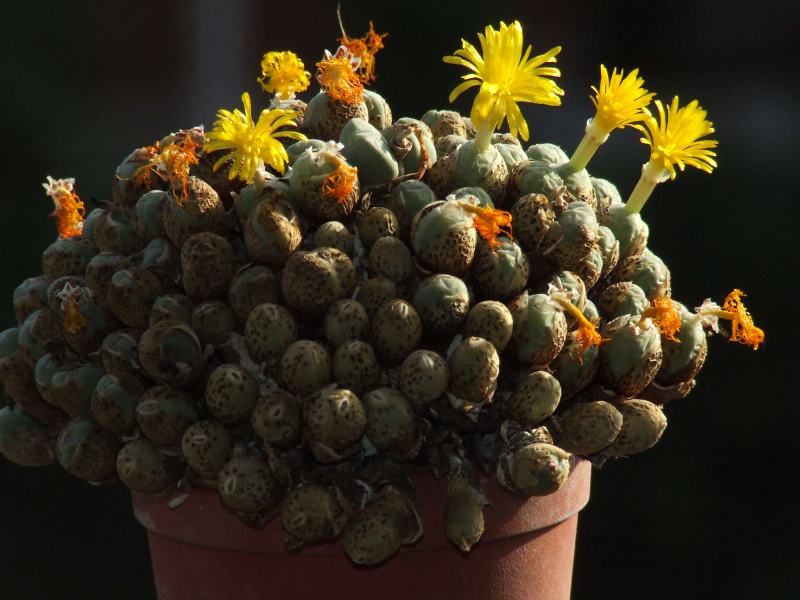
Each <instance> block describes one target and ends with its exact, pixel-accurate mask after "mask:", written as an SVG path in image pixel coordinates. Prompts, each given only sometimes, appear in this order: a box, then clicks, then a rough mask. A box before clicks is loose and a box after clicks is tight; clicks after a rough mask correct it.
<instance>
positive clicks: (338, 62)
mask: <svg viewBox="0 0 800 600" xmlns="http://www.w3.org/2000/svg"><path fill="white" fill-rule="evenodd" d="M317 81H318V82H319V84H320V86H322V89H323V90H325V92H326V93H327V94H328V95H329V96H330V97H331V98H333V99H334V100H336V101H338V102H342V103H344V104H353V103H354V102H358V101H359V100H361V98H362V97H363V94H364V85H363V84H362V83H361V79H360V77H359V76H358V74H357V73H356V72H355V71H353V66H352V64H351V63H350V59H349V58H348V57H346V56H332V57H331V58H328V59H325V60H321V61H320V62H318V63H317Z"/></svg>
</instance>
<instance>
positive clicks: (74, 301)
mask: <svg viewBox="0 0 800 600" xmlns="http://www.w3.org/2000/svg"><path fill="white" fill-rule="evenodd" d="M57 295H58V298H59V300H61V310H63V311H64V331H66V332H67V333H70V334H72V333H77V332H78V331H80V330H81V329H83V328H84V327H86V325H87V324H88V323H89V322H88V320H87V319H86V317H84V316H83V313H82V312H81V310H80V307H81V306H82V305H84V304H85V303H86V302H88V301H89V299H90V298H91V297H92V292H91V290H90V289H89V288H87V287H81V286H79V285H74V284H72V283H70V282H67V283H65V284H64V287H63V288H61V291H60V292H58V294H57Z"/></svg>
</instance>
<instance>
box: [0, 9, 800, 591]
mask: <svg viewBox="0 0 800 600" xmlns="http://www.w3.org/2000/svg"><path fill="white" fill-rule="evenodd" d="M790 6H791V5H789V4H785V5H784V4H782V3H777V2H760V3H758V4H757V5H756V4H755V3H748V4H747V5H746V6H745V5H739V4H737V5H735V6H734V5H732V4H730V3H728V2H723V1H721V0H714V1H711V2H682V1H681V2H671V3H669V4H665V3H659V4H652V5H650V4H648V3H643V2H593V3H586V4H583V3H579V2H570V1H562V2H558V3H555V2H538V1H533V2H491V3H489V2H474V1H472V0H461V1H459V2H449V1H448V2H444V1H438V2H430V1H428V2H417V1H413V2H412V1H407V2H402V3H401V2H390V3H389V2H387V3H378V2H365V1H361V0H345V1H344V2H343V16H344V20H345V24H346V27H347V30H348V33H349V34H350V35H356V36H357V35H361V34H363V32H364V31H365V30H366V28H367V26H368V21H369V20H370V19H373V20H374V21H375V23H376V29H378V30H379V31H380V32H383V31H389V33H390V35H389V37H388V38H387V39H386V49H385V50H384V51H382V52H381V53H380V54H379V55H378V58H377V73H378V80H377V81H376V82H375V83H374V85H373V89H375V90H376V91H378V92H379V93H381V94H383V95H384V96H385V97H386V98H387V100H388V101H389V103H390V104H391V106H392V109H393V111H394V114H395V116H396V117H399V116H416V117H419V116H420V115H422V113H424V112H425V111H426V110H427V109H429V108H443V107H445V106H446V104H447V95H448V93H449V91H450V89H451V88H452V87H453V86H455V84H456V83H457V82H458V78H459V76H460V75H461V74H462V70H461V69H457V68H455V67H452V66H448V65H445V64H444V63H442V61H441V56H442V55H444V54H449V53H451V52H452V51H453V50H455V49H456V48H457V47H458V45H459V39H460V38H461V37H464V38H466V39H467V40H469V41H473V42H475V40H476V35H475V34H476V32H477V31H479V30H481V29H482V28H483V26H484V25H486V24H495V25H496V24H497V23H498V22H499V21H500V20H501V19H503V20H506V21H507V22H508V21H511V20H514V19H519V20H520V21H521V22H522V24H523V27H524V31H525V34H526V41H529V42H531V43H533V44H534V51H537V50H538V51H540V52H541V51H544V50H546V49H548V48H550V47H551V46H554V45H559V44H560V45H562V46H563V51H562V53H561V55H560V56H559V60H558V64H559V66H560V68H561V69H562V78H561V80H560V82H559V83H560V85H561V86H562V87H563V88H564V89H565V91H566V96H565V97H564V106H563V107H561V108H558V109H555V108H548V107H542V106H531V105H525V106H524V107H523V111H524V114H525V115H526V117H527V118H528V122H529V124H530V125H531V128H532V136H533V140H532V141H552V142H555V143H558V144H560V145H563V146H564V147H565V149H566V150H567V151H571V150H572V149H573V148H574V146H575V145H576V144H577V142H578V141H579V139H580V137H581V135H582V132H583V127H584V124H585V121H586V119H587V118H588V117H590V116H592V113H593V110H592V106H591V104H590V102H589V99H588V94H589V92H590V90H589V86H590V85H592V84H595V85H596V81H597V79H598V68H599V64H600V63H601V62H603V63H605V64H606V65H607V66H613V65H617V66H621V67H625V68H627V69H630V68H633V67H637V66H638V67H640V68H641V70H642V74H643V75H644V77H645V79H646V81H647V83H648V87H649V88H650V89H651V90H654V91H657V92H659V93H660V95H661V97H662V99H665V100H669V99H670V98H671V96H672V95H673V94H679V95H680V97H681V98H682V99H683V100H684V101H688V100H691V99H693V98H698V99H699V100H700V102H701V104H702V105H703V106H704V107H705V108H706V109H707V110H708V112H709V118H710V119H711V120H713V121H714V123H715V126H716V128H717V138H718V139H719V142H720V147H719V153H718V154H719V165H720V166H719V168H718V169H717V171H716V172H715V173H714V174H713V175H710V176H709V175H706V174H703V173H700V172H699V171H696V170H691V172H687V173H684V174H682V175H680V176H679V177H678V180H677V181H675V182H670V183H666V184H664V185H661V186H659V187H658V189H657V190H656V192H655V194H654V196H653V198H652V199H651V201H650V202H649V203H648V205H647V206H646V208H645V210H644V217H645V219H646V220H647V221H648V223H649V225H650V232H651V238H650V239H651V242H650V246H651V248H652V249H653V250H654V251H655V252H656V253H657V254H659V255H660V256H661V257H662V258H663V259H664V260H665V261H666V262H667V264H668V265H669V266H670V268H671V270H672V275H673V293H674V295H675V297H676V298H677V299H679V300H681V301H684V302H685V303H686V304H687V305H689V306H695V305H698V304H699V303H700V302H701V301H702V300H703V299H704V298H706V297H709V296H710V297H713V298H715V299H718V300H721V299H722V298H724V296H725V294H726V293H727V292H728V291H730V290H731V289H732V288H734V287H739V288H741V289H743V290H745V291H746V292H747V293H748V294H749V298H748V302H747V304H748V306H749V308H750V310H751V313H752V314H753V315H754V317H755V319H756V323H757V324H758V325H760V326H761V327H762V328H763V329H765V331H766V343H765V344H764V346H763V347H762V348H760V349H759V350H758V351H757V352H755V353H754V352H752V351H751V350H748V349H747V348H744V347H742V346H735V345H733V344H728V343H727V342H725V341H724V340H723V339H714V340H712V341H711V344H710V346H711V348H710V357H709V360H708V363H707V365H706V367H705V369H704V371H703V372H702V373H701V375H700V378H699V381H698V385H697V388H696V389H695V391H694V392H693V393H692V394H691V395H690V396H689V397H688V398H686V399H685V400H683V401H678V402H675V403H673V404H671V405H669V406H668V409H667V416H668V418H669V427H668V428H667V431H666V434H665V436H664V438H663V440H662V441H661V442H660V443H659V445H657V446H656V447H655V448H654V449H652V450H650V451H648V452H647V453H646V454H644V455H641V456H638V457H634V458H630V459H626V460H620V461H614V462H611V463H609V464H608V465H606V466H605V467H604V468H603V469H602V470H600V471H595V473H594V480H593V485H592V499H591V501H590V503H589V506H588V507H587V508H586V509H585V510H584V511H583V512H582V513H581V517H580V525H579V533H578V546H577V554H576V563H575V574H574V585H573V590H574V593H573V597H574V598H575V599H577V600H581V599H592V600H598V599H605V598H614V599H623V598H625V599H627V598H650V599H661V598H664V599H666V598H669V599H674V598H692V599H694V598H728V599H739V598H741V599H745V598H770V599H774V598H781V599H782V598H797V597H798V596H800V592H799V591H798V589H797V588H798V575H799V574H800V570H799V569H800V543H798V542H799V540H798V537H799V536H800V519H799V518H798V516H797V507H798V504H799V503H800V495H799V494H798V492H797V484H798V469H797V456H798V450H800V435H798V432H799V430H800V426H799V424H800V410H799V409H798V402H797V392H796V389H795V388H794V385H793V384H794V380H793V377H794V376H795V374H796V373H795V372H794V369H795V368H797V360H798V351H797V339H798V334H800V328H799V327H798V324H797V321H798V309H797V297H796V292H795V289H796V285H795V279H796V271H797V266H796V264H795V263H794V259H795V258H797V256H798V250H800V247H798V236H797V233H796V230H797V227H798V223H800V220H798V217H800V210H798V187H797V184H796V181H797V174H798V172H797V168H796V162H797V161H796V154H795V153H794V149H795V147H796V143H797V140H798V139H800V120H798V112H799V110H798V100H797V98H798V95H797V92H798V89H797V83H796V73H797V65H790V64H789V60H790V57H792V56H793V55H795V54H797V50H798V49H800V48H798V42H797V34H798V31H797V23H798V20H797V19H796V18H793V17H794V15H793V14H792V11H791V9H790ZM0 28H1V29H2V36H0V44H2V52H0V61H1V63H2V68H0V73H2V76H3V81H4V86H3V87H4V90H3V92H2V94H0V115H2V117H0V131H1V132H2V156H3V158H2V161H0V198H1V200H0V206H2V213H1V214H2V216H0V222H1V223H2V225H3V227H2V235H0V290H1V291H2V293H3V294H5V298H6V301H4V302H3V303H2V304H1V305H0V327H2V328H6V327H10V326H12V324H13V312H12V308H11V292H12V290H13V289H14V287H15V286H16V284H17V283H18V282H20V281H21V280H22V279H24V278H25V277H28V276H31V275H35V274H38V273H39V272H40V266H39V261H40V256H41V252H42V250H44V248H45V247H46V246H47V245H48V244H49V243H50V242H51V241H53V239H54V236H55V226H54V223H53V222H52V220H50V219H48V216H47V215H48V213H49V212H50V210H51V207H50V204H49V200H48V199H47V198H46V197H45V196H44V194H43V191H42V188H41V186H40V183H41V182H42V181H43V180H44V179H45V176H46V175H52V176H54V177H76V178H77V191H78V193H79V194H80V195H81V197H82V198H83V199H84V200H89V199H90V198H99V199H103V198H107V197H108V195H109V193H110V185H111V180H112V175H113V173H114V168H115V166H116V164H117V163H118V162H119V161H120V160H121V159H122V158H123V157H124V156H125V155H126V154H127V153H128V152H129V151H130V150H131V149H133V148H134V147H139V146H143V145H146V144H150V143H152V142H153V141H154V140H156V139H158V138H160V137H161V136H162V135H164V134H165V133H167V132H170V131H174V130H176V129H178V128H187V127H191V126H193V125H195V124H198V123H205V124H206V125H207V126H210V124H211V122H212V121H213V118H214V113H215V111H216V109H217V108H219V107H227V108H233V107H235V106H238V105H239V96H240V94H241V92H242V91H244V90H249V91H250V92H251V94H252V95H253V98H254V104H256V106H259V105H262V106H265V105H266V103H267V101H268V99H267V98H266V96H265V95H263V94H262V93H261V92H259V90H258V85H257V83H256V81H255V78H256V76H257V75H258V68H259V61H260V57H261V54H262V53H263V52H264V51H266V50H269V49H293V50H294V51H296V52H297V53H298V54H299V55H300V56H301V57H302V58H303V59H304V61H305V62H306V65H307V66H309V67H311V66H312V65H313V63H314V62H315V61H316V60H318V57H319V56H320V55H321V52H322V50H323V48H330V49H331V50H333V49H334V48H335V46H336V38H337V37H338V28H337V24H336V19H335V2H333V1H331V2H312V1H306V2H302V3H290V2H285V3H277V2H275V3H273V2H258V1H256V0H250V1H244V0H243V1H227V2H221V1H220V2H212V1H206V0H201V1H196V2H188V1H183V2H178V1H176V2H155V1H151V0H139V1H137V2H135V3H118V2H106V3H95V2H69V3H66V2H50V3H47V4H46V5H45V4H44V3H36V4H33V3H28V4H23V3H16V4H14V5H13V6H11V5H9V6H4V15H3V19H2V20H1V22H0ZM310 70H313V67H312V68H311V69H310ZM306 96H308V97H310V93H308V92H307V93H306V94H304V97H306ZM467 97H469V98H467ZM471 97H472V96H471V95H470V94H465V95H464V97H463V98H462V99H459V103H458V105H457V108H458V109H460V110H462V111H467V110H468V106H469V100H470V99H471ZM637 138H638V135H636V134H634V133H633V132H631V131H625V132H618V133H615V134H614V135H613V137H612V139H611V140H610V141H609V143H608V144H606V146H604V147H603V148H602V149H601V150H600V152H599V154H598V155H597V156H596V158H595V159H594V160H593V162H592V164H591V165H590V171H591V172H592V173H593V174H595V175H598V176H601V177H605V178H608V179H610V180H612V181H614V182H615V183H616V184H617V185H618V187H619V188H620V190H621V191H622V193H623V196H625V195H626V194H627V193H629V191H630V190H631V189H632V187H633V185H634V183H635V181H636V179H637V178H638V175H639V169H640V166H641V164H642V163H644V162H645V161H646V160H647V150H646V148H645V147H644V146H642V145H641V144H639V143H638V141H637ZM87 204H91V203H89V202H87ZM0 523H2V529H0V531H2V536H1V538H0V597H2V598H4V599H5V598H8V599H10V600H29V599H30V600H39V599H42V598H47V599H49V598H58V599H70V598H82V599H86V598H114V599H119V600H123V599H129V598H130V599H134V598H135V599H137V600H141V599H150V598H154V591H153V583H152V574H151V571H150V564H149V556H148V550H147V540H146V536H145V532H144V530H143V529H142V528H141V527H139V526H138V525H137V524H136V523H135V521H134V520H133V516H132V512H131V510H130V499H129V496H128V494H127V492H126V491H125V489H124V488H123V487H121V486H120V487H99V488H96V487H92V486H89V485H86V484H84V483H82V482H80V481H78V480H76V479H74V478H72V477H70V476H69V475H67V474H66V473H65V472H63V471H61V470H60V469H59V468H57V467H51V468H45V469H39V470H33V469H22V468H18V467H15V466H13V465H11V464H9V463H8V462H7V461H5V460H0ZM267 578H268V576H267V574H265V581H266V580H267ZM423 597H424V595H423Z"/></svg>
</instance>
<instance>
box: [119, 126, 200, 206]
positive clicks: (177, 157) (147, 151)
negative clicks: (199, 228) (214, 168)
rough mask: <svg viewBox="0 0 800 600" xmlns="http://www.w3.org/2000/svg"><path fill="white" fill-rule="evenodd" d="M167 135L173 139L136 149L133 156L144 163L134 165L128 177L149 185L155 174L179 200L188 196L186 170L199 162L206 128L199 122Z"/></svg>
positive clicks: (187, 172) (187, 173)
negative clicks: (168, 184)
mask: <svg viewBox="0 0 800 600" xmlns="http://www.w3.org/2000/svg"><path fill="white" fill-rule="evenodd" d="M170 138H171V140H172V141H171V142H169V143H167V144H165V145H164V146H162V145H161V142H155V143H154V144H153V145H152V146H145V147H144V148H139V149H138V150H137V151H136V153H135V154H134V158H135V159H136V160H139V161H142V162H144V163H145V164H144V165H142V166H141V167H139V168H138V169H136V171H135V172H134V173H133V175H132V176H131V180H132V181H133V182H134V183H135V184H137V185H140V186H144V187H146V188H148V189H149V188H150V186H151V184H152V178H151V177H150V176H151V175H156V176H158V177H159V178H161V179H162V180H163V181H166V182H169V183H170V185H171V186H172V189H173V192H174V193H175V198H176V200H177V201H178V202H179V203H181V204H182V203H183V202H184V201H185V200H186V199H187V198H188V196H189V191H188V182H189V172H190V170H191V168H192V165H196V164H197V163H199V162H200V157H199V156H198V155H197V151H198V149H199V148H200V147H201V146H202V145H203V142H205V131H204V130H203V126H202V125H198V126H197V127H193V128H192V129H185V130H184V129H182V130H180V131H178V132H177V133H173V134H171V136H170ZM168 139H169V138H168Z"/></svg>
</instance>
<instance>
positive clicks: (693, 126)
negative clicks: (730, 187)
mask: <svg viewBox="0 0 800 600" xmlns="http://www.w3.org/2000/svg"><path fill="white" fill-rule="evenodd" d="M656 108H658V117H659V118H658V121H656V118H655V117H654V116H653V115H652V113H651V112H650V111H649V110H648V109H646V108H644V109H643V110H644V112H645V113H646V115H647V118H646V119H645V120H644V125H635V127H636V128H637V129H638V130H639V131H641V132H642V133H643V134H644V137H643V138H642V140H641V141H642V143H643V144H647V145H648V146H650V161H651V162H656V163H658V164H659V165H660V166H661V167H662V168H663V169H664V170H665V171H667V172H669V176H670V179H675V175H676V174H677V173H676V172H675V165H677V166H678V168H679V169H680V170H681V171H683V169H684V168H685V166H686V165H689V166H690V167H695V168H697V169H700V170H701V171H705V172H706V173H711V171H713V170H714V167H716V166H717V163H716V161H715V160H714V157H715V156H716V153H715V152H714V151H713V150H712V148H716V147H717V140H707V139H706V140H703V139H701V138H703V137H705V136H707V135H710V134H712V133H714V125H713V123H711V121H707V120H706V111H705V110H703V109H702V108H701V107H700V105H699V104H698V102H697V100H692V101H691V102H690V103H689V104H687V105H686V106H680V103H679V101H678V97H677V96H675V97H674V98H673V99H672V103H671V104H670V105H669V108H668V109H667V110H666V112H665V111H664V105H663V104H661V101H660V100H656Z"/></svg>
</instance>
